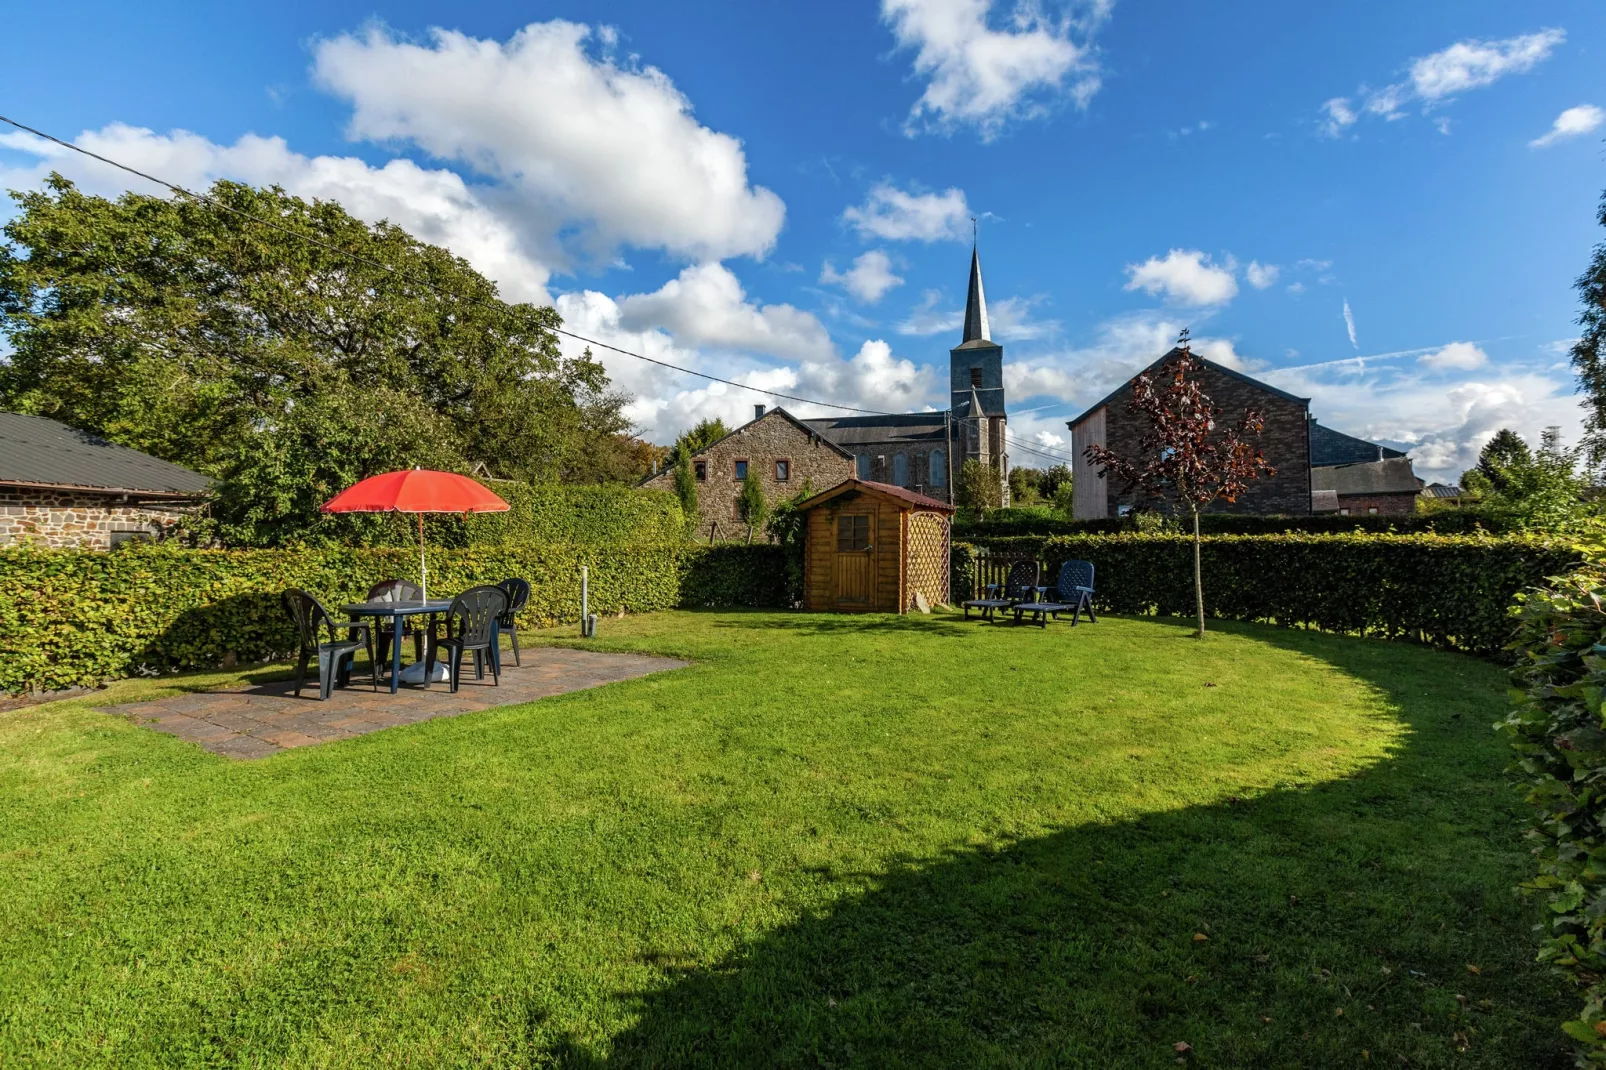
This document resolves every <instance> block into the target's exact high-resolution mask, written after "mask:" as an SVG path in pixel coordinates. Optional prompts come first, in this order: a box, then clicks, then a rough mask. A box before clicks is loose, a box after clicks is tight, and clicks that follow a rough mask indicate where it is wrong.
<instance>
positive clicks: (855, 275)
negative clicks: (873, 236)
mask: <svg viewBox="0 0 1606 1070" xmlns="http://www.w3.org/2000/svg"><path fill="white" fill-rule="evenodd" d="M820 281H821V282H823V283H827V284H831V285H838V286H841V287H843V288H844V289H846V290H847V291H848V293H850V294H852V295H853V296H854V297H857V298H858V299H859V300H860V301H863V302H864V303H865V304H869V305H873V304H875V303H876V302H877V301H879V300H881V298H882V297H884V296H885V295H886V293H887V291H888V290H891V289H893V288H894V287H897V286H902V285H903V279H902V278H900V277H899V276H898V275H896V274H894V273H893V271H892V258H891V257H889V256H888V255H887V254H886V253H885V252H883V251H882V250H880V249H871V250H870V251H869V252H867V253H863V254H861V255H860V256H858V257H857V258H856V259H855V260H854V261H853V266H852V267H850V268H848V270H846V271H840V272H839V271H837V269H836V267H835V266H834V265H833V264H832V263H831V262H830V261H829V260H827V261H826V262H825V267H824V268H823V269H821V271H820Z"/></svg>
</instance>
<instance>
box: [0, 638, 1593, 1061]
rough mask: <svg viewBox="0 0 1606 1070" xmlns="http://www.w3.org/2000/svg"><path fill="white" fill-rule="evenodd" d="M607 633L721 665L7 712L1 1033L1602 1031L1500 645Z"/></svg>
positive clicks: (854, 1040) (1113, 1049)
mask: <svg viewBox="0 0 1606 1070" xmlns="http://www.w3.org/2000/svg"><path fill="white" fill-rule="evenodd" d="M601 631H602V637H601V638H600V639H598V640H596V641H595V642H592V643H588V644H585V645H588V646H591V647H595V648H599V649H618V650H636V651H654V652H663V653H672V654H677V655H681V656H685V657H688V658H690V659H692V660H694V661H695V662H696V664H695V665H694V666H693V667H691V668H689V669H685V670H682V671H679V672H674V673H666V674H663V675H659V676H655V677H649V678H645V679H641V680H635V681H631V682H628V683H623V684H615V685H612V686H609V687H605V688H601V689H597V690H593V691H589V692H582V693H577V694H572V695H567V696H564V697H561V698H557V699H550V700H546V701H543V702H540V703H538V704H534V705H526V706H518V707H508V708H506V709H502V710H495V711H491V712H488V713H479V714H470V715H466V716H462V717H457V718H450V719H444V720H438V721H433V722H429V723H426V724H421V725H416V726H411V727H406V728H399V729H391V730H388V731H384V732H379V733H375V734H373V735H368V736H364V737H360V738H357V739H352V740H348V741H344V742H340V743H334V744H326V745H323V746H319V747H314V748H309V749H305V750H300V751H292V752H288V753H285V754H282V755H278V756H276V757H274V758H271V759H267V760H264V761H259V762H248V763H234V762H230V761H227V760H225V759H222V758H217V757H214V756H212V755H209V754H206V753H204V752H202V751H200V750H199V749H197V748H194V747H192V746H190V745H187V744H185V743H182V742H179V741H178V740H176V739H173V738H170V737H168V736H165V735H161V734H158V733H156V732H152V731H148V730H145V729H140V728H137V727H135V726H133V725H131V724H129V723H127V722H125V721H122V720H120V719H117V718H113V717H109V716H107V715H104V714H99V713H95V712H93V711H92V710H90V709H89V708H88V707H87V706H86V705H84V704H82V703H74V702H60V703H56V704H53V705H50V706H43V707H33V708H27V709H22V710H14V711H11V712H6V713H0V815H3V818H4V820H3V821H0V1066H5V1067H10V1066H33V1065H45V1066H52V1065H53V1066H108V1067H111V1066H115V1067H136V1066H142V1065H174V1066H179V1065H182V1066H212V1065H217V1066H224V1065H228V1066H234V1065H244V1066H275V1067H276V1066H281V1065H288V1066H318V1067H337V1066H341V1067H343V1066H351V1067H370V1066H377V1065H399V1066H417V1067H436V1066H526V1065H528V1066H546V1065H558V1066H601V1065H615V1064H617V1065H621V1066H627V1065H628V1066H635V1065H646V1066H673V1065H701V1064H722V1065H733V1066H734V1065H742V1066H754V1065H769V1064H780V1065H794V1066H851V1065H865V1066H888V1065H902V1066H912V1067H927V1066H955V1067H969V1066H978V1065H1011V1066H1013V1065H1022V1066H1049V1065H1054V1066H1086V1067H1100V1068H1102V1067H1126V1066H1134V1067H1145V1066H1153V1067H1175V1066H1176V1064H1177V1059H1178V1054H1177V1051H1176V1050H1175V1048H1174V1045H1175V1044H1176V1043H1177V1042H1179V1041H1181V1042H1186V1043H1188V1044H1191V1045H1192V1049H1193V1051H1192V1054H1191V1055H1189V1056H1188V1057H1187V1059H1188V1061H1189V1062H1190V1063H1191V1064H1192V1065H1197V1066H1213V1067H1260V1066H1264V1067H1328V1066H1366V1065H1377V1066H1392V1067H1399V1066H1411V1067H1429V1066H1456V1067H1519V1066H1520V1067H1562V1066H1567V1065H1570V1057H1569V1056H1568V1054H1567V1051H1566V1048H1565V1043H1566V1042H1565V1039H1564V1038H1563V1036H1562V1034H1561V1033H1560V1031H1559V1029H1558V1028H1557V1023H1558V1022H1559V1020H1560V1019H1561V1018H1563V1017H1565V1016H1566V1014H1567V1009H1568V1005H1569V997H1568V995H1567V993H1566V992H1565V991H1564V990H1563V989H1562V988H1561V986H1560V985H1559V984H1558V983H1557V982H1556V981H1555V980H1554V979H1553V978H1552V977H1551V976H1550V975H1549V974H1547V973H1546V972H1544V971H1543V970H1541V969H1539V968H1538V967H1536V966H1535V965H1533V962H1532V959H1533V954H1534V950H1535V936H1534V934H1533V932H1532V931H1531V926H1532V925H1533V922H1534V920H1535V917H1534V910H1535V907H1534V906H1533V904H1531V903H1529V902H1527V901H1525V900H1523V899H1521V898H1519V897H1517V896H1516V895H1515V894H1514V893H1513V891H1512V888H1513V886H1514V885H1515V884H1516V882H1517V881H1518V880H1519V879H1521V878H1522V877H1523V876H1524V875H1525V874H1526V873H1527V871H1528V869H1529V866H1530V860H1529V859H1528V858H1527V856H1526V854H1525V853H1524V849H1523V846H1522V840H1521V835H1520V833H1521V824H1522V820H1523V818H1524V816H1525V815H1524V808H1523V805H1522V804H1521V802H1520V801H1519V799H1518V796H1517V793H1516V790H1515V789H1514V788H1513V787H1512V786H1511V785H1510V784H1509V783H1508V781H1507V779H1506V776H1505V774H1504V773H1503V772H1502V769H1503V766H1504V764H1505V761H1506V757H1505V754H1504V753H1503V746H1502V744H1501V743H1500V741H1499V740H1498V739H1497V738H1496V737H1495V735H1494V733H1493V732H1491V731H1490V728H1489V726H1490V724H1491V723H1492V722H1493V721H1494V720H1496V719H1497V718H1498V717H1499V716H1500V714H1501V708H1502V699H1503V690H1502V689H1503V678H1502V673H1501V672H1500V670H1498V669H1497V668H1495V667H1493V666H1489V665H1486V664H1483V663H1480V662H1476V661H1472V660H1469V659H1466V658H1462V657H1458V656H1455V655H1449V654H1442V653H1436V652H1432V651H1428V650H1423V649H1417V648H1413V647H1408V646H1405V645H1398V644H1387V643H1380V642H1366V641H1360V640H1355V639H1345V638H1337V637H1332V636H1323V635H1318V634H1313V633H1308V632H1293V631H1280V630H1276V629H1272V628H1262V627H1254V626H1226V627H1224V628H1223V630H1222V631H1220V632H1218V633H1216V634H1215V635H1213V636H1212V637H1211V638H1210V640H1209V641H1207V642H1205V643H1203V644H1200V643H1198V642H1195V641H1193V640H1191V639H1189V638H1188V637H1187V636H1188V628H1187V626H1186V625H1185V624H1182V623H1174V622H1165V621H1154V620H1120V619H1108V620H1105V621H1103V622H1102V623H1100V624H1098V625H1096V626H1090V625H1086V624H1084V625H1083V626H1081V627H1079V628H1077V629H1075V630H1074V631H1072V630H1071V629H1070V628H1069V627H1067V626H1063V625H1062V626H1057V627H1051V628H1049V629H1048V630H1047V631H1040V630H1038V629H1035V628H1031V629H1027V628H1020V629H1013V628H1007V627H988V626H978V625H976V624H974V623H972V624H964V623H960V622H959V621H958V620H957V619H956V618H953V617H941V616H939V617H934V618H920V617H916V618H909V619H899V618H886V617H868V618H851V617H831V616H809V615H802V614H784V613H666V614H661V615H654V616H649V617H639V618H633V619H630V620H627V621H604V622H602V625H601ZM546 641H548V642H572V641H573V640H562V639H558V638H549V639H547V640H546ZM229 678H230V677H226V676H223V675H214V676H212V677H206V678H192V679H189V680H179V681H177V682H176V683H175V680H174V679H167V680H162V681H134V682H129V683H127V684H124V685H119V688H118V689H117V694H115V695H113V696H112V698H113V699H122V700H127V699H132V698H136V697H146V696H150V695H154V694H156V693H158V692H159V691H160V690H161V689H162V688H172V687H174V686H187V687H194V686H207V685H210V686H216V684H217V683H219V682H222V681H223V680H225V679H229Z"/></svg>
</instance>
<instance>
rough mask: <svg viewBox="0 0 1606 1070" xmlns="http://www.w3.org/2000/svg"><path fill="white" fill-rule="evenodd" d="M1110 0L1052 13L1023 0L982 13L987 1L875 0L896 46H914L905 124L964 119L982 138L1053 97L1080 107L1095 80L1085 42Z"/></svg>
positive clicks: (950, 125) (911, 127)
mask: <svg viewBox="0 0 1606 1070" xmlns="http://www.w3.org/2000/svg"><path fill="white" fill-rule="evenodd" d="M1112 2H1113V0H1094V2H1092V3H1090V4H1086V5H1083V6H1082V7H1081V8H1080V10H1079V13H1078V15H1074V16H1073V15H1071V14H1065V15H1062V16H1060V17H1058V18H1053V17H1050V16H1049V15H1048V14H1047V13H1046V12H1045V11H1044V9H1043V8H1042V7H1041V6H1040V5H1038V4H1036V3H1032V2H1030V0H1023V2H1021V3H1018V4H1017V5H1016V6H1015V7H1014V8H1013V9H1012V10H1011V11H1009V12H1008V14H1007V15H1005V17H1004V18H1002V19H1000V20H989V15H991V14H992V10H993V6H994V5H993V0H882V4H881V17H882V19H883V20H884V21H885V22H886V23H887V24H888V25H889V26H890V27H891V28H892V32H893V36H894V37H895V38H896V39H897V42H898V47H899V48H902V49H908V50H911V51H913V52H914V53H915V58H914V69H915V73H916V74H918V75H920V76H921V77H923V78H924V79H925V80H926V88H925V91H924V92H923V93H922V94H921V95H920V99H919V100H917V101H916V102H915V104H914V107H913V108H911V109H910V112H909V119H908V122H907V123H906V124H905V129H906V131H907V132H909V133H915V132H917V131H920V130H922V129H937V130H952V129H954V128H955V127H958V126H970V127H974V128H975V129H976V130H978V131H979V132H980V134H981V136H982V138H983V139H984V140H985V139H991V138H993V137H995V136H997V134H998V133H999V132H1000V131H1001V130H1002V128H1003V127H1004V125H1005V124H1006V123H1007V122H1008V121H1009V120H1011V119H1022V118H1033V117H1036V116H1039V115H1042V114H1044V113H1046V112H1047V110H1048V108H1049V106H1050V105H1051V104H1053V103H1055V102H1056V101H1058V100H1060V99H1069V100H1071V101H1072V102H1074V103H1075V105H1076V106H1077V107H1086V106H1087V103H1088V101H1089V100H1091V99H1092V98H1093V94H1095V93H1097V92H1098V89H1099V84H1100V79H1099V69H1098V63H1097V61H1096V59H1095V57H1094V53H1093V49H1092V45H1091V43H1090V42H1091V39H1092V36H1093V34H1094V33H1095V32H1096V30H1097V29H1098V27H1099V25H1100V24H1101V23H1102V22H1103V21H1104V19H1105V18H1106V17H1107V16H1108V14H1109V10H1110V7H1111V4H1112ZM992 21H996V22H997V23H998V25H997V26H996V27H995V26H994V25H991V24H990V22H992Z"/></svg>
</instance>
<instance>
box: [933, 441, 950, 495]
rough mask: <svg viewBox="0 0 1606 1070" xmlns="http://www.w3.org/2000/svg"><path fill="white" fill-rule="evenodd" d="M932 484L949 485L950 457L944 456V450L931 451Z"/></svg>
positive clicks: (935, 485) (938, 485) (937, 485)
mask: <svg viewBox="0 0 1606 1070" xmlns="http://www.w3.org/2000/svg"><path fill="white" fill-rule="evenodd" d="M931 485H932V486H933V487H946V486H947V485H948V458H947V457H945V456H943V452H942V450H932V451H931Z"/></svg>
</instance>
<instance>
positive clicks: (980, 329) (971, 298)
mask: <svg viewBox="0 0 1606 1070" xmlns="http://www.w3.org/2000/svg"><path fill="white" fill-rule="evenodd" d="M991 340H992V339H991V336H990V335H989V332H988V328H987V297H986V295H985V294H983V293H982V289H981V256H980V254H979V253H978V252H977V249H976V246H975V245H972V246H971V247H970V293H969V294H968V295H966V297H965V337H964V338H962V339H961V340H960V344H961V345H963V344H964V343H965V342H977V341H991Z"/></svg>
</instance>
